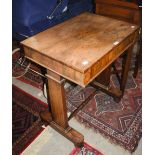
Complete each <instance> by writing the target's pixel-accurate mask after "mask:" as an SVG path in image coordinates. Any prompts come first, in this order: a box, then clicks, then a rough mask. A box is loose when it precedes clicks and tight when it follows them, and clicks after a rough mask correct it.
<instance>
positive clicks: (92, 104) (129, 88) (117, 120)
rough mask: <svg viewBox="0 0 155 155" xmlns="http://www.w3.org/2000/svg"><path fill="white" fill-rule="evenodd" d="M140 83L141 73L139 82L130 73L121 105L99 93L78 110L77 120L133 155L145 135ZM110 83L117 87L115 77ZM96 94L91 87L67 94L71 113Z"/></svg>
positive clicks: (76, 89)
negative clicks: (143, 131) (143, 132)
mask: <svg viewBox="0 0 155 155" xmlns="http://www.w3.org/2000/svg"><path fill="white" fill-rule="evenodd" d="M141 83H142V81H141V72H139V74H138V77H137V78H136V79H134V78H133V77H132V74H131V73H130V75H129V77H128V81H127V85H126V91H125V94H124V97H123V98H122V100H121V101H120V102H119V103H116V102H115V101H114V100H113V98H111V97H109V96H108V95H106V94H104V93H102V92H101V91H97V92H96V93H95V95H94V96H93V98H92V99H91V100H90V101H89V102H88V104H87V105H86V106H85V107H84V108H83V109H82V110H81V111H79V113H78V114H77V116H76V118H77V120H78V121H80V122H81V123H83V124H85V125H86V127H90V128H92V129H94V130H95V131H98V132H99V133H101V134H102V135H103V136H104V137H107V138H108V139H109V140H110V141H111V142H113V143H115V144H119V145H121V146H123V147H124V148H125V149H127V150H129V151H130V152H133V151H134V150H135V149H136V147H137V145H138V142H139V140H140V138H141V135H142V116H141V114H142V111H141V108H142V95H141V89H142V87H141ZM111 84H112V85H113V86H114V87H116V86H118V81H117V78H116V77H115V75H113V76H112V77H111ZM94 91H95V89H94V88H93V87H91V86H88V87H86V88H85V89H82V88H81V87H80V86H77V87H75V88H74V89H73V90H71V91H70V92H69V93H67V98H68V102H67V104H68V109H69V111H70V112H73V111H74V110H75V109H76V107H78V105H79V104H80V103H81V102H83V101H84V100H86V98H87V97H89V96H90V95H91V94H92V93H93V92H94Z"/></svg>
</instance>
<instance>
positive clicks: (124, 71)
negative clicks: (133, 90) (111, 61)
mask: <svg viewBox="0 0 155 155" xmlns="http://www.w3.org/2000/svg"><path fill="white" fill-rule="evenodd" d="M132 51H133V46H131V47H129V48H128V50H127V51H126V56H125V59H124V63H123V67H122V75H121V84H120V89H121V91H122V96H123V94H124V90H125V85H126V82H127V78H128V72H129V69H130V63H131V57H132Z"/></svg>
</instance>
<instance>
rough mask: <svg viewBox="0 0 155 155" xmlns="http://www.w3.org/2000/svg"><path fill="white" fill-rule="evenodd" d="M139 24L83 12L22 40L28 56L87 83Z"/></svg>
mask: <svg viewBox="0 0 155 155" xmlns="http://www.w3.org/2000/svg"><path fill="white" fill-rule="evenodd" d="M138 29H139V27H138V26H136V25H133V24H130V23H127V22H123V21H120V20H115V19H112V18H108V17H104V16H100V15H95V14H92V13H83V14H81V15H78V16H76V17H74V18H72V19H69V20H67V21H65V22H63V23H61V24H58V25H56V26H54V27H52V28H49V29H47V30H45V31H43V32H40V33H38V34H37V35H34V36H32V37H30V38H28V39H26V40H24V41H22V42H21V43H22V44H23V46H24V50H25V55H26V57H27V58H29V59H31V60H32V61H35V62H36V63H38V64H40V65H42V66H44V67H46V68H47V69H49V70H52V71H54V72H56V73H58V74H59V75H61V76H62V77H64V78H67V79H69V80H71V81H73V82H75V83H77V84H79V85H81V86H86V85H87V84H88V83H89V82H90V81H92V80H93V79H94V78H95V77H96V76H97V75H98V74H99V73H100V72H101V71H103V70H104V69H105V68H106V67H107V66H108V65H109V64H110V63H111V62H112V61H114V60H115V59H116V58H117V57H118V56H119V55H120V54H122V53H123V52H124V51H125V50H126V49H127V48H128V47H129V46H130V45H131V44H133V43H134V41H135V40H136V37H137V35H138Z"/></svg>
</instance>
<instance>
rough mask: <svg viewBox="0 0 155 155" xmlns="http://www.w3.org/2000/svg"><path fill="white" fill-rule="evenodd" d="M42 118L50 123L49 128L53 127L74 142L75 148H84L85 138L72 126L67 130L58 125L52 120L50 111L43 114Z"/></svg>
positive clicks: (41, 114)
mask: <svg viewBox="0 0 155 155" xmlns="http://www.w3.org/2000/svg"><path fill="white" fill-rule="evenodd" d="M40 117H41V119H42V120H43V121H44V122H46V123H48V125H49V126H51V127H52V128H53V129H55V130H56V131H57V132H59V133H60V134H61V135H63V136H64V137H66V138H67V139H68V140H70V141H71V142H73V143H74V145H75V146H77V147H83V143H84V136H83V135H82V134H80V133H79V132H77V131H76V130H75V129H73V128H72V127H70V126H68V127H67V128H63V127H61V126H60V125H58V124H57V123H56V122H54V121H53V120H52V115H51V113H50V112H49V111H43V112H41V113H40Z"/></svg>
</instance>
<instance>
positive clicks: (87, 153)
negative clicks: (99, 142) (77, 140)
mask: <svg viewBox="0 0 155 155" xmlns="http://www.w3.org/2000/svg"><path fill="white" fill-rule="evenodd" d="M69 155H103V154H102V153H101V152H99V151H98V150H96V149H95V148H93V147H92V146H90V145H88V144H87V143H84V147H83V148H82V149H80V148H78V147H75V148H74V149H73V151H72V152H71V153H70V154H69Z"/></svg>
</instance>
